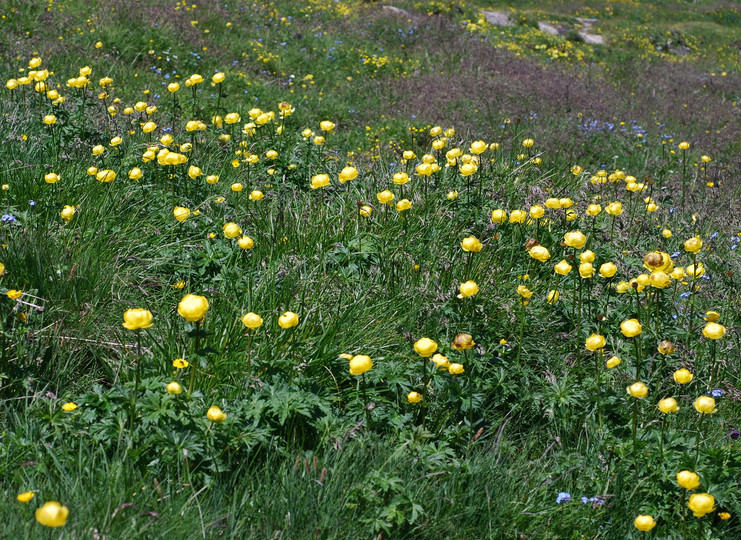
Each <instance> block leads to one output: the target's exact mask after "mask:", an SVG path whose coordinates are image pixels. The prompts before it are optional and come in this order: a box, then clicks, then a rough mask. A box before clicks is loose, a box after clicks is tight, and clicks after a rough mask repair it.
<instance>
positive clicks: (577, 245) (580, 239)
mask: <svg viewBox="0 0 741 540" xmlns="http://www.w3.org/2000/svg"><path fill="white" fill-rule="evenodd" d="M563 241H564V243H565V244H566V245H567V246H569V247H572V248H574V249H581V248H583V247H584V244H586V243H587V237H586V236H585V235H584V234H583V233H582V232H581V231H571V232H567V233H566V234H565V235H564V236H563Z"/></svg>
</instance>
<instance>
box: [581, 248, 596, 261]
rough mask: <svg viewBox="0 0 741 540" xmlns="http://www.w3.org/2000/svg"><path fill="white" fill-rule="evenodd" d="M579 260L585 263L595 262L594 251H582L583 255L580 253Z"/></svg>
mask: <svg viewBox="0 0 741 540" xmlns="http://www.w3.org/2000/svg"><path fill="white" fill-rule="evenodd" d="M579 260H580V261H581V262H583V263H591V262H594V251H592V250H591V249H588V250H586V251H582V252H581V253H579Z"/></svg>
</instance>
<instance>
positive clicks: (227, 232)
mask: <svg viewBox="0 0 741 540" xmlns="http://www.w3.org/2000/svg"><path fill="white" fill-rule="evenodd" d="M240 234H242V228H241V227H240V226H239V225H237V224H236V223H225V224H224V236H225V237H227V238H236V237H237V236H239V235H240Z"/></svg>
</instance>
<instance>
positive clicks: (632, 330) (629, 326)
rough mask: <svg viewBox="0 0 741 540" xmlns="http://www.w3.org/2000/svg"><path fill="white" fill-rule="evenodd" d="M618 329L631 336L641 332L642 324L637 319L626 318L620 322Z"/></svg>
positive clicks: (626, 335)
mask: <svg viewBox="0 0 741 540" xmlns="http://www.w3.org/2000/svg"><path fill="white" fill-rule="evenodd" d="M620 331H621V332H622V333H623V335H624V336H625V337H628V338H632V337H636V336H637V335H639V334H640V333H641V332H643V326H641V323H639V322H638V319H628V320H627V321H623V322H621V323H620Z"/></svg>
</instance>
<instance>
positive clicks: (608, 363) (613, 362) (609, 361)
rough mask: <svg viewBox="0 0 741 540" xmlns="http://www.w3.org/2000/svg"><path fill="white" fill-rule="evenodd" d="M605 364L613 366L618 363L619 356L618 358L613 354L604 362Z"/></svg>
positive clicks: (610, 367) (609, 366)
mask: <svg viewBox="0 0 741 540" xmlns="http://www.w3.org/2000/svg"><path fill="white" fill-rule="evenodd" d="M605 365H606V366H607V367H608V368H609V369H612V368H615V367H617V366H619V365H620V358H618V357H617V356H613V357H612V358H610V359H609V360H608V361H607V362H605Z"/></svg>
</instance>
